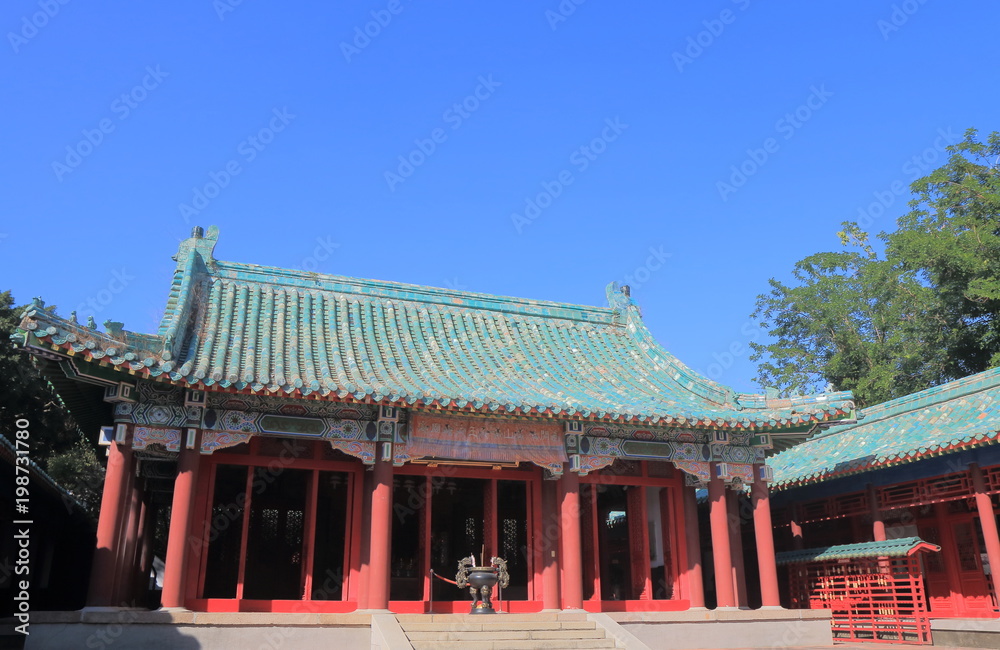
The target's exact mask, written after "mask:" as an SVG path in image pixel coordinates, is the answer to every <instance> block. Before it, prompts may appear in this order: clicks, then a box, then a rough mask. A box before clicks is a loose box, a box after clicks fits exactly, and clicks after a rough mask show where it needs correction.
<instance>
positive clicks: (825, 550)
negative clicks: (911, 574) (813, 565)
mask: <svg viewBox="0 0 1000 650" xmlns="http://www.w3.org/2000/svg"><path fill="white" fill-rule="evenodd" d="M940 550H941V547H940V546H936V545H934V544H931V543H930V542H925V541H924V540H922V539H920V538H919V537H902V538H900V539H890V540H886V541H884V542H862V543H861V544H841V545H839V546H822V547H819V548H804V549H801V550H798V551H784V552H782V553H777V554H775V559H776V560H777V562H778V564H804V563H806V562H822V561H823V560H856V559H861V558H879V557H906V556H907V555H913V554H914V553H916V552H918V551H940Z"/></svg>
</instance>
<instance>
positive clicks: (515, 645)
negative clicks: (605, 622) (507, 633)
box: [411, 639, 616, 650]
mask: <svg viewBox="0 0 1000 650" xmlns="http://www.w3.org/2000/svg"><path fill="white" fill-rule="evenodd" d="M411 645H412V646H413V650H452V649H453V650H589V649H590V648H614V647H616V646H615V641H614V639H570V640H568V641H555V640H551V639H548V640H543V639H528V640H524V641H513V640H512V641H504V640H497V641H412V642H411Z"/></svg>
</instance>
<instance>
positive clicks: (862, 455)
mask: <svg viewBox="0 0 1000 650" xmlns="http://www.w3.org/2000/svg"><path fill="white" fill-rule="evenodd" d="M998 437H1000V368H997V369H994V370H988V371H986V372H982V373H979V374H976V375H970V376H969V377H965V378H963V379H959V380H956V381H952V382H948V383H946V384H942V385H940V386H935V387H934V388H929V389H927V390H923V391H920V392H918V393H913V394H912V395H907V396H905V397H900V398H898V399H894V400H891V401H889V402H885V403H883V404H879V405H877V406H873V407H871V408H866V409H862V410H861V411H860V413H859V420H858V423H857V424H849V425H843V426H834V427H831V428H830V429H828V430H826V431H824V432H822V433H820V434H819V435H817V436H815V437H813V438H811V439H809V440H807V441H806V442H804V443H802V444H800V445H798V446H796V447H793V448H791V449H788V450H786V451H783V452H781V453H779V454H777V455H776V456H775V457H774V458H772V459H771V461H770V462H769V464H770V465H771V467H772V468H773V470H774V484H773V485H774V486H775V487H777V488H783V487H784V488H789V487H794V486H797V485H806V484H810V483H817V482H820V481H825V480H830V479H834V478H837V477H841V476H847V475H850V474H857V473H860V472H864V471H869V470H872V469H878V468H882V467H888V466H892V465H898V464H902V463H909V462H914V461H917V460H920V459H923V458H927V457H930V456H938V455H942V454H946V453H951V452H956V451H960V450H963V449H968V448H971V447H977V446H982V445H988V444H993V443H994V442H996V441H997V439H998Z"/></svg>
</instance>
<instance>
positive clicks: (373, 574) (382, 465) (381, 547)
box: [367, 457, 392, 610]
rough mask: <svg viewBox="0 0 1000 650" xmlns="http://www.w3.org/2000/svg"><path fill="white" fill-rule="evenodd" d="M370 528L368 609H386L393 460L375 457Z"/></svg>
mask: <svg viewBox="0 0 1000 650" xmlns="http://www.w3.org/2000/svg"><path fill="white" fill-rule="evenodd" d="M371 504H372V505H371V513H372V515H371V516H372V532H371V544H370V549H371V550H370V551H369V552H368V604H367V609H378V610H383V609H384V610H388V609H389V561H390V558H389V555H390V553H391V552H392V551H391V546H392V535H391V534H392V461H391V460H382V458H381V457H380V458H377V459H376V460H375V470H374V472H372V491H371Z"/></svg>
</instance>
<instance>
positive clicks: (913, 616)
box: [789, 557, 931, 644]
mask: <svg viewBox="0 0 1000 650" xmlns="http://www.w3.org/2000/svg"><path fill="white" fill-rule="evenodd" d="M789 580H790V588H791V589H790V595H791V600H792V607H793V608H798V609H829V610H831V612H832V614H833V620H832V629H833V639H834V641H841V642H843V641H861V642H868V643H911V644H929V643H931V627H930V621H929V619H928V614H927V609H926V605H925V602H926V601H925V599H924V587H923V580H922V578H921V575H920V568H919V563H918V560H917V558H916V557H904V558H893V559H885V558H883V559H877V558H855V559H851V560H833V561H824V562H812V563H809V564H801V565H792V566H790V567H789Z"/></svg>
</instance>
